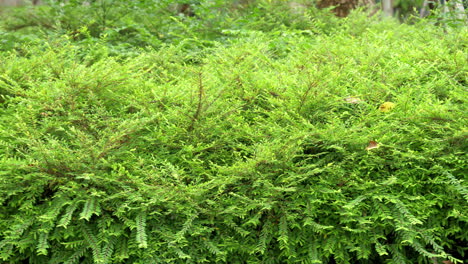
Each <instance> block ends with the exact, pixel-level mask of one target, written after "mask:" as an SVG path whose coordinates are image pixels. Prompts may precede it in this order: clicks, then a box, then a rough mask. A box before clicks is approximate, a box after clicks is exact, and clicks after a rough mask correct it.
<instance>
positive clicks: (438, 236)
mask: <svg viewBox="0 0 468 264" xmlns="http://www.w3.org/2000/svg"><path fill="white" fill-rule="evenodd" d="M275 8H277V7H275ZM278 8H279V7H278ZM324 17H326V16H325V15H324ZM262 19H264V18H262ZM262 19H260V18H259V21H261V20H262ZM326 19H329V20H330V21H335V20H333V19H334V18H331V17H326ZM273 20H274V19H272V20H269V21H270V22H268V23H272V22H271V21H273ZM263 21H264V20H263ZM311 21H312V20H311ZM242 23H244V22H242ZM247 24H248V23H246V25H245V26H244V25H241V24H238V25H239V28H238V29H235V28H228V29H227V30H224V31H223V30H222V29H221V31H223V32H224V33H223V35H225V36H227V37H226V38H222V39H221V38H220V39H212V38H209V37H201V36H202V35H196V36H197V37H193V38H187V40H184V39H183V37H181V38H179V40H180V42H179V41H176V40H171V41H170V42H168V43H169V44H167V43H166V44H160V45H158V46H157V49H156V48H155V47H156V46H154V47H147V48H146V49H145V50H138V49H132V50H131V52H130V53H125V54H123V56H115V54H116V53H115V52H114V51H115V50H114V49H115V48H116V47H118V46H120V45H125V42H112V41H109V40H106V39H104V38H101V37H100V36H97V35H96V36H94V37H93V34H94V33H92V32H91V31H92V30H91V27H88V29H86V30H85V29H84V30H83V31H81V32H84V34H88V35H87V36H85V37H83V41H77V40H76V39H74V38H70V37H59V35H60V34H58V33H57V36H51V39H49V40H42V43H41V42H40V41H39V42H37V43H36V44H34V45H32V44H30V46H18V47H17V48H16V49H15V50H11V49H8V50H10V51H9V52H2V53H0V104H1V108H0V119H1V122H0V205H1V206H0V259H1V260H3V261H6V262H8V263H20V262H24V261H28V262H30V263H145V264H146V263H203V262H205V263H216V262H227V263H433V261H434V260H439V261H442V260H451V261H453V262H462V260H463V259H464V258H466V257H465V253H464V252H465V251H466V244H467V241H466V240H467V233H466V230H467V229H468V226H467V215H466V212H467V201H468V190H467V187H466V173H465V171H464V170H465V169H466V150H467V142H466V140H467V135H466V133H467V131H466V125H467V123H466V118H465V117H464V112H466V96H464V95H465V93H466V84H467V82H468V80H467V74H466V72H467V65H466V58H467V53H466V50H467V49H466V45H467V43H466V39H468V32H467V31H466V29H453V30H451V31H450V32H449V34H446V33H444V32H443V31H442V30H441V29H440V28H436V27H433V26H431V25H428V24H426V23H423V22H420V23H418V24H416V25H413V26H408V25H399V24H396V23H394V22H391V21H384V22H379V21H377V20H376V19H375V18H367V17H366V16H363V15H359V14H354V15H352V16H351V17H350V18H349V19H346V20H343V21H336V24H335V26H333V27H331V26H330V27H324V28H326V29H327V30H324V31H314V29H317V28H319V27H315V26H314V25H320V21H315V22H314V23H313V24H310V25H308V26H307V25H304V27H303V28H301V27H302V26H301V27H294V26H291V25H292V24H289V25H284V26H283V27H280V28H278V29H276V30H274V29H272V30H259V28H256V26H255V25H254V24H250V26H248V25H247ZM138 25H140V24H138ZM295 25H296V24H295ZM88 30H89V31H88ZM52 32H57V31H52ZM151 34H152V33H151ZM89 40H91V41H89ZM86 41H87V42H86ZM205 41H206V42H205ZM150 42H152V41H150ZM171 43H172V44H171ZM187 43H195V44H196V45H197V46H195V47H194V46H190V47H189V48H188V47H187ZM200 43H201V44H202V45H198V44H200ZM206 43H210V44H209V45H205V44H206ZM132 45H133V44H132ZM121 47H122V46H120V48H121ZM123 50H126V49H125V48H123ZM385 102H387V104H385V105H384V106H393V108H392V107H389V108H388V109H387V108H385V107H383V106H382V104H384V103H385ZM390 102H391V103H393V104H389V103H390ZM369 143H371V144H369ZM366 147H367V148H366Z"/></svg>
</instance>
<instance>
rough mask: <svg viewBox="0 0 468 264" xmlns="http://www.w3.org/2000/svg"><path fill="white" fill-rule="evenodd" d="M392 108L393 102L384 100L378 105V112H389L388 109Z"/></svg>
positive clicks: (393, 106)
mask: <svg viewBox="0 0 468 264" xmlns="http://www.w3.org/2000/svg"><path fill="white" fill-rule="evenodd" d="M393 108H395V104H394V103H392V102H385V103H383V104H381V105H380V107H379V111H380V112H390V110H392V109H393Z"/></svg>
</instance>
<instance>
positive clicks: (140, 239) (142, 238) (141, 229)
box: [135, 212, 148, 248]
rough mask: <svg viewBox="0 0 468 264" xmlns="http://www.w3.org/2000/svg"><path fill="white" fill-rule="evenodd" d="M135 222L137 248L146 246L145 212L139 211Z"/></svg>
mask: <svg viewBox="0 0 468 264" xmlns="http://www.w3.org/2000/svg"><path fill="white" fill-rule="evenodd" d="M135 222H136V227H137V228H136V229H137V234H136V241H137V243H138V247H139V248H147V247H148V243H147V241H146V213H145V212H140V213H139V214H138V215H137V216H136V219H135Z"/></svg>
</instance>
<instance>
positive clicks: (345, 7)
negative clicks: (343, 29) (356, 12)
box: [317, 0, 359, 17]
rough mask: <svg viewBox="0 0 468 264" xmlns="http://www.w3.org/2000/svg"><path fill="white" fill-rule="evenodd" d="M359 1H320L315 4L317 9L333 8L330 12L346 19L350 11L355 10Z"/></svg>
mask: <svg viewBox="0 0 468 264" xmlns="http://www.w3.org/2000/svg"><path fill="white" fill-rule="evenodd" d="M358 4H359V0H320V1H319V2H318V3H317V7H318V8H327V7H330V6H335V8H333V9H332V11H333V12H334V13H335V14H336V15H337V16H339V17H346V16H348V15H349V12H351V10H352V9H354V8H356V7H357V6H358Z"/></svg>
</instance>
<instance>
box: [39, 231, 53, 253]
mask: <svg viewBox="0 0 468 264" xmlns="http://www.w3.org/2000/svg"><path fill="white" fill-rule="evenodd" d="M48 237H49V234H48V233H40V234H39V239H38V241H37V249H36V252H37V254H38V255H47V249H48V248H49V247H50V246H49V243H48V242H47V238H48Z"/></svg>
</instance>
